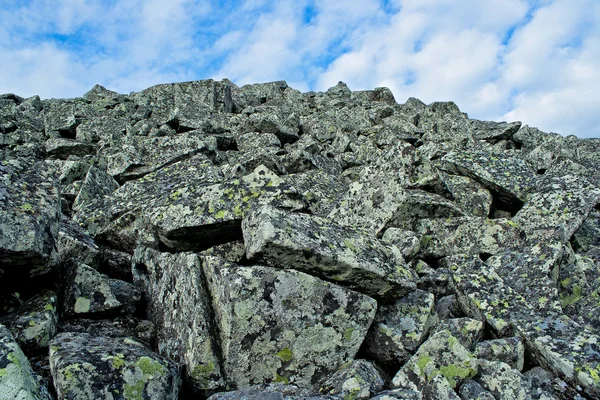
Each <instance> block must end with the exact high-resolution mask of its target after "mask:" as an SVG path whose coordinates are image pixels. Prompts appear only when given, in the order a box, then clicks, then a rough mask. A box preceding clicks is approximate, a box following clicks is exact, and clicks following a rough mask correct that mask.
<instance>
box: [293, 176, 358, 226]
mask: <svg viewBox="0 0 600 400" xmlns="http://www.w3.org/2000/svg"><path fill="white" fill-rule="evenodd" d="M289 179H290V181H289V182H290V184H291V185H292V186H293V187H295V188H296V190H297V191H298V192H299V193H300V194H302V196H303V197H304V200H305V202H306V203H307V207H308V209H309V210H310V211H311V212H312V213H313V214H314V215H316V216H319V217H327V216H328V215H329V213H330V212H331V210H332V209H333V207H335V205H336V204H337V202H338V201H339V200H340V199H341V198H342V197H343V196H344V194H346V192H347V190H348V186H347V185H346V184H345V183H344V182H343V181H341V180H340V179H339V176H336V175H332V174H328V173H325V172H323V171H321V170H317V169H314V170H310V171H306V172H303V173H301V174H292V175H289Z"/></svg>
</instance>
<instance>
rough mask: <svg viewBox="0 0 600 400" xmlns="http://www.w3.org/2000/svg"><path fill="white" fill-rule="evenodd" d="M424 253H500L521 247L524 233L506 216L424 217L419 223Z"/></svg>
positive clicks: (440, 255)
mask: <svg viewBox="0 0 600 400" xmlns="http://www.w3.org/2000/svg"><path fill="white" fill-rule="evenodd" d="M416 230H417V232H418V233H419V234H421V235H422V237H421V253H422V254H425V255H428V256H430V257H445V256H450V255H453V254H462V253H464V254H488V255H492V254H497V253H499V252H501V251H504V250H506V249H507V248H515V247H518V246H519V245H520V243H521V241H522V238H523V236H524V233H523V231H522V230H521V229H519V225H518V224H517V223H515V222H513V221H511V220H508V219H505V218H499V219H487V218H454V219H450V220H443V219H422V220H421V221H419V223H418V225H417V229H416Z"/></svg>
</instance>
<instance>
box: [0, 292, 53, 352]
mask: <svg viewBox="0 0 600 400" xmlns="http://www.w3.org/2000/svg"><path fill="white" fill-rule="evenodd" d="M9 321H10V322H9V324H8V325H9V328H10V331H11V332H12V334H13V336H14V338H15V340H16V341H17V342H18V343H19V346H20V347H21V348H23V349H26V350H33V351H39V350H43V349H45V348H46V347H47V346H48V343H49V342H50V339H52V338H53V337H54V335H55V334H56V325H57V323H58V315H57V298H56V293H54V292H52V291H50V290H47V291H44V292H42V293H40V294H38V295H36V296H34V297H33V298H31V299H29V300H28V301H27V302H26V303H25V304H24V305H23V306H21V307H20V308H19V310H18V312H17V314H16V315H15V316H14V317H13V318H11V319H10V320H9Z"/></svg>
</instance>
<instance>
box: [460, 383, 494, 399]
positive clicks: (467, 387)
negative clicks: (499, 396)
mask: <svg viewBox="0 0 600 400" xmlns="http://www.w3.org/2000/svg"><path fill="white" fill-rule="evenodd" d="M458 394H459V395H460V398H461V399H463V400H494V399H495V397H494V395H492V394H491V393H490V392H488V391H487V390H485V389H484V388H482V387H481V385H480V384H479V383H477V382H476V381H474V380H468V381H466V382H465V383H463V384H462V385H461V387H460V390H459V392H458Z"/></svg>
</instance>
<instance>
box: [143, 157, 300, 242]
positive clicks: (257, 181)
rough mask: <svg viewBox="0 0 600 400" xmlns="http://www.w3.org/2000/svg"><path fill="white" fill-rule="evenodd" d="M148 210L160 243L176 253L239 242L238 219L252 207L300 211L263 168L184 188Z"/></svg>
mask: <svg viewBox="0 0 600 400" xmlns="http://www.w3.org/2000/svg"><path fill="white" fill-rule="evenodd" d="M161 200H163V201H162V202H161V203H162V204H161V203H158V204H156V206H155V207H153V209H151V210H148V211H147V212H146V213H147V216H148V219H149V220H150V222H151V223H152V225H153V226H154V227H155V228H156V229H157V230H158V234H159V236H160V238H161V241H162V242H163V243H164V244H165V245H166V246H167V247H169V248H175V249H179V250H190V249H194V246H196V247H197V246H200V247H204V248H208V247H211V246H212V245H215V244H221V243H224V242H228V241H233V240H236V239H241V238H240V237H239V234H240V229H239V228H240V224H241V221H242V218H244V216H245V215H246V214H247V213H248V212H249V211H250V209H251V208H252V207H257V206H260V205H263V204H276V205H278V206H281V207H285V208H289V209H293V210H299V209H302V208H304V203H303V202H302V201H301V196H300V195H299V194H298V193H297V191H296V189H295V188H294V187H292V186H291V185H289V184H288V183H287V182H286V181H284V180H283V179H281V178H279V177H278V176H277V175H275V174H274V173H273V172H271V171H269V170H268V169H267V168H266V167H264V166H259V167H257V168H256V169H255V170H254V171H253V172H252V173H250V174H248V175H245V176H243V177H242V178H240V179H234V180H231V181H227V182H223V183H219V184H215V185H209V186H206V185H205V186H199V187H196V186H191V185H190V186H185V187H182V188H181V189H179V190H178V191H176V192H173V193H171V195H169V197H164V198H163V199H161Z"/></svg>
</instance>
